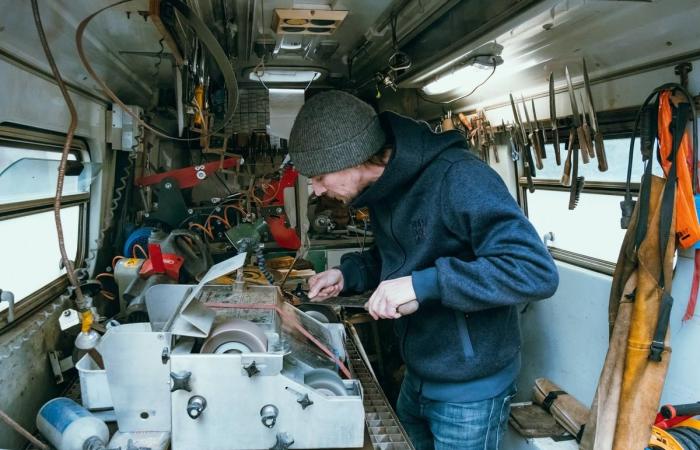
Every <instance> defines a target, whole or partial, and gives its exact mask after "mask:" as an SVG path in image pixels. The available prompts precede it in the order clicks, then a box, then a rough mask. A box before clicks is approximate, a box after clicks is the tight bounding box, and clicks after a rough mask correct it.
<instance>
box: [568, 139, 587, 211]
mask: <svg viewBox="0 0 700 450" xmlns="http://www.w3.org/2000/svg"><path fill="white" fill-rule="evenodd" d="M572 142H573V150H574V151H573V156H572V158H573V165H574V169H573V175H572V178H571V191H570V192H569V209H571V210H573V209H574V208H576V206H577V205H578V201H579V199H580V198H581V191H583V185H584V183H585V179H584V177H582V176H581V177H580V176H579V175H578V153H579V147H578V145H577V143H576V139H573V140H572ZM584 151H585V150H581V152H584ZM582 154H583V153H582Z"/></svg>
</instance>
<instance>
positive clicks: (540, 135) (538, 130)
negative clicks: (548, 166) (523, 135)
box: [530, 99, 547, 159]
mask: <svg viewBox="0 0 700 450" xmlns="http://www.w3.org/2000/svg"><path fill="white" fill-rule="evenodd" d="M530 102H531V103H532V118H533V119H534V120H535V135H536V136H537V140H538V141H539V144H540V150H542V154H541V155H540V156H541V157H542V159H545V158H547V151H546V150H545V148H544V144H545V142H546V141H547V140H546V138H545V136H544V128H542V125H540V121H539V120H537V110H536V109H535V100H534V99H530Z"/></svg>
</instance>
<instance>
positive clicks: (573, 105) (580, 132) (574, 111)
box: [564, 66, 589, 164]
mask: <svg viewBox="0 0 700 450" xmlns="http://www.w3.org/2000/svg"><path fill="white" fill-rule="evenodd" d="M564 73H565V74H566V84H567V86H568V88H569V100H570V102H571V113H572V115H573V117H572V121H573V124H574V128H576V135H577V136H578V142H579V146H580V147H581V148H582V149H583V151H582V152H581V158H582V159H583V163H584V164H588V162H589V157H588V154H589V152H588V149H587V148H585V145H586V136H585V135H584V134H583V128H582V127H581V116H579V112H578V107H577V106H576V95H575V94H574V85H573V83H572V82H571V75H569V67H568V66H565V67H564Z"/></svg>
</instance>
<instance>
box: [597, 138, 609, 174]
mask: <svg viewBox="0 0 700 450" xmlns="http://www.w3.org/2000/svg"><path fill="white" fill-rule="evenodd" d="M595 153H596V156H597V157H598V170H600V171H601V172H605V171H606V170H608V157H607V156H606V155H605V144H604V143H603V133H601V132H600V131H597V132H596V134H595Z"/></svg>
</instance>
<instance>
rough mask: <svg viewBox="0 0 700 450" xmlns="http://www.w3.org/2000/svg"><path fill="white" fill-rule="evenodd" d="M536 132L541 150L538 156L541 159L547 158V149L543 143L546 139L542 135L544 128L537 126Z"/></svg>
mask: <svg viewBox="0 0 700 450" xmlns="http://www.w3.org/2000/svg"><path fill="white" fill-rule="evenodd" d="M536 132H537V139H539V141H540V149H541V150H542V154H540V157H541V158H542V159H547V149H545V148H544V144H545V142H547V140H546V139H545V136H544V130H543V129H541V128H538V129H537V131H536Z"/></svg>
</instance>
